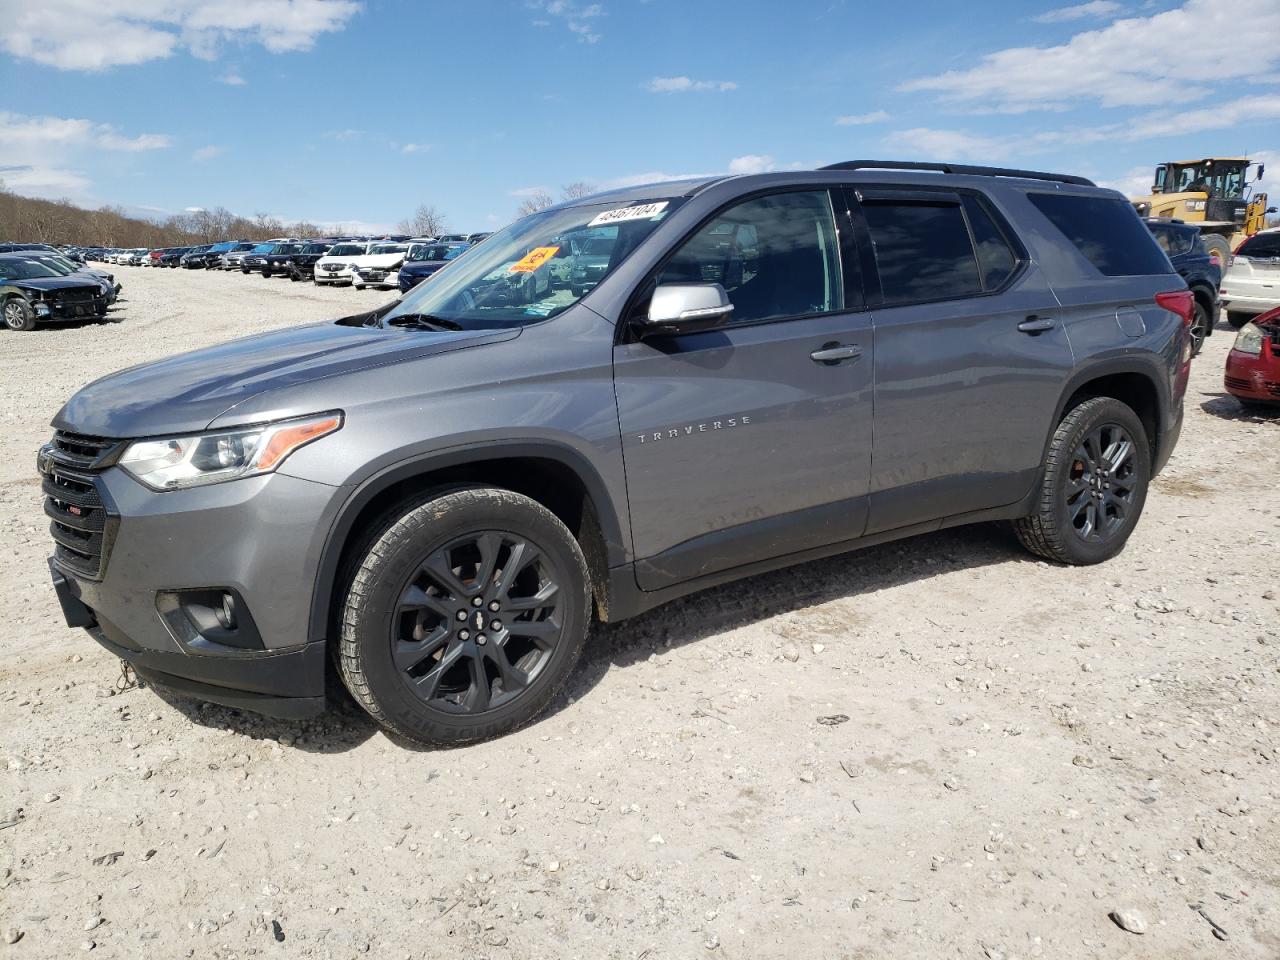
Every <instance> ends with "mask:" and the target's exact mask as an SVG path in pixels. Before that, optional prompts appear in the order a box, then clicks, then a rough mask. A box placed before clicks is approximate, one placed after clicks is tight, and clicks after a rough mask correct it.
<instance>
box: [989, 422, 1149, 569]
mask: <svg viewBox="0 0 1280 960" xmlns="http://www.w3.org/2000/svg"><path fill="white" fill-rule="evenodd" d="M1123 442H1127V443H1128V447H1127V453H1126V452H1124V448H1121V449H1116V444H1119V443H1123ZM1113 451H1114V452H1113ZM1116 461H1118V464H1117V462H1116ZM1150 481H1151V446H1150V444H1149V442H1148V440H1147V434H1146V430H1145V429H1144V428H1143V426H1142V421H1141V420H1139V419H1138V415H1137V414H1136V413H1134V412H1133V409H1132V408H1131V407H1129V406H1128V405H1127V404H1124V403H1121V402H1120V401H1119V400H1115V399H1113V398H1111V397H1093V398H1092V399H1089V400H1086V401H1084V402H1083V403H1081V404H1080V405H1079V406H1077V407H1074V408H1073V409H1072V410H1070V411H1069V412H1068V413H1067V414H1066V416H1064V417H1063V418H1062V422H1061V423H1059V424H1058V427H1057V429H1056V430H1055V431H1054V433H1053V438H1052V439H1051V440H1050V442H1049V452H1048V454H1047V455H1046V457H1045V464H1044V472H1043V474H1042V476H1041V481H1040V489H1039V494H1038V497H1037V501H1036V506H1035V513H1033V514H1032V515H1031V516H1029V517H1023V518H1021V519H1018V520H1015V521H1014V531H1015V532H1016V533H1017V535H1018V539H1019V540H1020V541H1021V542H1022V545H1023V546H1024V547H1026V548H1027V549H1028V550H1030V551H1031V552H1032V553H1034V554H1036V555H1037V556H1040V557H1044V558H1045V559H1046V560H1053V561H1056V562H1058V563H1067V564H1073V565H1086V564H1092V563H1101V562H1102V561H1104V560H1110V559H1111V558H1112V557H1114V556H1115V555H1116V554H1118V553H1119V552H1120V551H1121V550H1123V549H1124V545H1125V543H1126V541H1128V539H1129V535H1130V534H1131V533H1133V529H1134V527H1135V526H1136V525H1137V523H1138V519H1139V517H1141V516H1142V508H1143V505H1144V504H1145V503H1146V499H1147V486H1148V484H1149V483H1150ZM1100 510H1101V513H1099V511H1100ZM1091 523H1092V526H1090V524H1091Z"/></svg>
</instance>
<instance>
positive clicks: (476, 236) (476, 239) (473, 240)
mask: <svg viewBox="0 0 1280 960" xmlns="http://www.w3.org/2000/svg"><path fill="white" fill-rule="evenodd" d="M492 236H493V234H492V233H471V234H468V235H467V243H470V244H477V243H480V242H481V241H482V240H488V239H489V238H490V237H492Z"/></svg>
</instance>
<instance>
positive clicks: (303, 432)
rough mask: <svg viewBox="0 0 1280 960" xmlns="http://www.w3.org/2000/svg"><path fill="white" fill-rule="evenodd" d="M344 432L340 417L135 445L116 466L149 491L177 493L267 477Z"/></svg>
mask: <svg viewBox="0 0 1280 960" xmlns="http://www.w3.org/2000/svg"><path fill="white" fill-rule="evenodd" d="M341 427H342V414H341V413H325V414H320V415H319V416H315V417H308V418H306V419H304V420H282V421H280V422H278V423H268V424H260V425H258V426H254V427H243V428H240V429H237V430H224V431H219V432H217V433H197V434H192V435H190V436H185V437H164V438H161V439H157V440H137V441H135V442H133V443H131V444H129V447H128V449H127V450H125V452H124V455H123V456H121V458H120V466H121V467H122V468H123V469H124V470H125V471H126V472H127V473H128V474H129V475H130V476H132V477H133V478H134V479H136V480H138V481H140V482H141V483H144V484H146V485H147V486H148V487H150V488H151V489H152V490H180V489H183V488H185V487H199V486H203V485H205V484H207V483H221V482H223V481H224V480H238V479H240V478H241V477H252V476H256V475H257V474H261V473H270V472H271V471H273V470H275V469H276V467H278V466H280V464H282V463H283V462H284V461H285V458H286V457H288V456H289V454H291V453H293V451H295V450H297V449H298V448H299V447H302V446H305V445H306V444H308V443H310V442H311V441H313V440H319V439H320V438H321V437H323V436H325V435H327V434H330V433H333V432H334V431H335V430H338V429H340V428H341Z"/></svg>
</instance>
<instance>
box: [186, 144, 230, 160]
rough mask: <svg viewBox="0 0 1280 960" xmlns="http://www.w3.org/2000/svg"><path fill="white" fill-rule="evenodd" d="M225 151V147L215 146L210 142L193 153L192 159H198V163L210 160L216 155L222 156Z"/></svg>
mask: <svg viewBox="0 0 1280 960" xmlns="http://www.w3.org/2000/svg"><path fill="white" fill-rule="evenodd" d="M225 152H226V148H225V147H215V146H213V145H212V144H210V145H209V146H207V147H201V148H200V149H199V150H197V151H196V152H195V153H193V154H191V159H192V160H194V161H196V162H197V163H204V162H206V161H208V160H213V159H214V158H215V157H220V156H222V154H223V153H225Z"/></svg>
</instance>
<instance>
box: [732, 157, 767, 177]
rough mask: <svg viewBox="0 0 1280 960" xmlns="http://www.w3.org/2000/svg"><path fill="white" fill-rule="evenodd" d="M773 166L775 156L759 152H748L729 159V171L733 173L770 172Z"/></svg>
mask: <svg viewBox="0 0 1280 960" xmlns="http://www.w3.org/2000/svg"><path fill="white" fill-rule="evenodd" d="M773 167H774V163H773V157H769V156H762V155H760V154H757V153H748V154H747V155H746V156H742V157H734V158H733V159H732V160H730V161H729V172H730V173H733V174H748V173H768V172H769V171H770V170H772V169H773Z"/></svg>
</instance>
